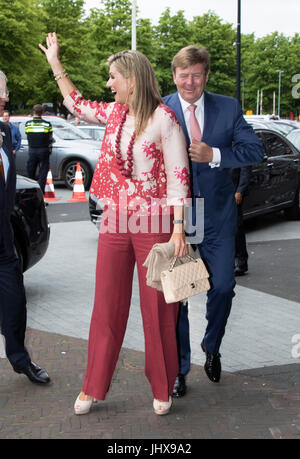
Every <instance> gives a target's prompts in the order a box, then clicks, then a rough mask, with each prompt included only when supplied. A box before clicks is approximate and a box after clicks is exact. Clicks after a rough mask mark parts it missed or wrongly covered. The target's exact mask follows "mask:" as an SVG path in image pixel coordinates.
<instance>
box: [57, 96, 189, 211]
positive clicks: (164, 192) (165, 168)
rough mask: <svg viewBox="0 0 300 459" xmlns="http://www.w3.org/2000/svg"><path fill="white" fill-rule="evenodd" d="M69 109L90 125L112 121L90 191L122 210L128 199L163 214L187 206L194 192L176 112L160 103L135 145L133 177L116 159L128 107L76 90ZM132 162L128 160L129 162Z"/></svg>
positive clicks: (127, 133) (129, 207)
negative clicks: (126, 174)
mask: <svg viewBox="0 0 300 459" xmlns="http://www.w3.org/2000/svg"><path fill="white" fill-rule="evenodd" d="M64 105H65V106H66V107H67V109H68V110H69V111H70V112H71V113H73V114H75V115H76V116H79V117H80V119H82V120H84V121H86V122H88V123H96V124H106V131H105V136H104V139H103V142H102V147H101V152H100V156H99V159H98V162H97V165H96V169H95V172H94V177H93V181H92V184H91V188H90V192H91V193H93V194H94V195H95V196H96V197H97V198H98V199H100V200H101V201H102V202H103V203H105V204H109V205H116V207H117V208H118V209H121V205H120V203H121V202H122V207H123V205H124V199H125V197H126V204H125V207H126V211H127V212H128V213H132V212H133V211H134V212H135V213H136V209H137V207H138V208H139V214H141V215H149V211H150V210H151V213H162V209H164V208H166V207H167V206H182V205H184V204H185V203H186V198H188V197H189V196H190V192H189V165H188V156H187V151H186V142H185V138H184V134H183V131H182V129H181V126H180V124H179V123H178V121H177V119H176V117H175V114H174V112H173V111H172V110H171V109H170V108H169V107H167V106H166V105H162V104H161V105H159V106H158V107H157V108H156V110H155V112H154V114H153V116H152V117H151V119H150V120H149V122H148V125H147V127H146V129H145V130H144V131H143V132H142V134H141V135H139V136H138V137H137V138H136V139H135V141H134V145H133V171H132V177H130V178H127V177H124V176H123V175H122V174H121V172H120V170H119V168H118V165H117V160H116V151H115V146H116V134H117V131H118V126H119V125H120V121H121V115H122V113H123V111H124V105H120V104H117V103H115V102H112V103H105V102H91V101H88V100H84V99H83V97H82V96H81V94H80V93H79V92H78V91H77V90H76V91H73V92H72V93H70V94H69V95H68V96H67V97H66V98H65V100H64ZM134 121H135V118H134V117H133V116H129V115H127V117H126V121H125V123H124V125H123V129H122V135H121V142H120V149H121V155H122V159H123V160H125V161H126V155H127V149H128V145H129V142H130V139H131V136H132V134H133V132H134V127H135V126H134ZM125 164H126V162H125ZM165 211H166V209H164V212H165Z"/></svg>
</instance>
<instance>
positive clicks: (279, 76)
mask: <svg viewBox="0 0 300 459" xmlns="http://www.w3.org/2000/svg"><path fill="white" fill-rule="evenodd" d="M276 72H278V109H277V115H278V118H280V90H281V74H282V73H283V70H276Z"/></svg>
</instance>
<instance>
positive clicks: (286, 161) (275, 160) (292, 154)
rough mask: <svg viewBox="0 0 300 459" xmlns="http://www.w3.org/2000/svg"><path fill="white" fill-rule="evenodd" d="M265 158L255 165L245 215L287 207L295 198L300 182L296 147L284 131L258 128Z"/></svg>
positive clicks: (245, 203)
mask: <svg viewBox="0 0 300 459" xmlns="http://www.w3.org/2000/svg"><path fill="white" fill-rule="evenodd" d="M256 135H257V136H258V137H259V138H260V139H261V141H262V143H263V146H264V150H265V157H264V160H263V162H261V163H259V164H256V165H254V166H253V167H252V174H251V180H250V184H249V192H248V195H247V196H246V197H245V202H244V212H245V214H246V213H248V214H256V213H257V214H261V213H267V212H268V211H271V210H276V209H277V208H278V209H279V208H282V207H284V205H285V204H287V203H290V202H291V201H293V199H294V196H295V190H296V188H297V183H298V181H299V175H298V174H299V172H298V171H297V166H296V163H295V161H298V159H297V158H298V155H297V153H296V150H295V149H293V147H292V146H291V144H290V143H289V142H288V141H287V140H286V139H285V138H284V137H283V136H281V135H280V134H278V133H275V132H272V131H269V130H256Z"/></svg>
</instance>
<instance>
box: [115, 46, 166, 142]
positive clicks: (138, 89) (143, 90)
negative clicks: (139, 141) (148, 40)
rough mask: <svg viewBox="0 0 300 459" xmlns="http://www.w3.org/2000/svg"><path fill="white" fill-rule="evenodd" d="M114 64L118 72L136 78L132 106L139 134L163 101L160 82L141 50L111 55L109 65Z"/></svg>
mask: <svg viewBox="0 0 300 459" xmlns="http://www.w3.org/2000/svg"><path fill="white" fill-rule="evenodd" d="M111 64H114V65H115V66H116V69H117V70H118V72H120V73H121V75H122V76H123V77H124V78H126V79H128V78H130V77H132V76H134V78H135V87H134V89H133V95H132V108H133V111H134V113H135V130H136V135H137V136H138V135H139V134H140V133H141V132H143V130H144V129H145V128H146V125H147V123H148V121H149V119H150V118H151V116H152V115H153V112H154V111H155V109H156V108H157V106H158V105H159V104H161V103H162V99H161V95H160V92H159V89H158V83H157V80H156V77H155V74H154V70H153V67H152V65H151V63H150V62H149V60H148V58H147V57H146V56H145V55H144V54H142V53H140V52H139V51H129V50H125V51H120V52H118V53H116V54H113V55H112V56H110V57H109V58H108V60H107V65H109V66H111Z"/></svg>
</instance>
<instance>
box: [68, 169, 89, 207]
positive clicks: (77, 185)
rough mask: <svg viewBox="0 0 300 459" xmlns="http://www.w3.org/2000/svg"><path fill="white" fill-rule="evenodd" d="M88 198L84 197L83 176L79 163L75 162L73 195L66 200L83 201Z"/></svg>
mask: <svg viewBox="0 0 300 459" xmlns="http://www.w3.org/2000/svg"><path fill="white" fill-rule="evenodd" d="M85 201H88V199H87V198H86V197H85V192H84V185H83V178H82V172H81V167H80V163H77V164H76V173H75V181H74V187H73V196H72V198H71V199H68V202H85Z"/></svg>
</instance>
